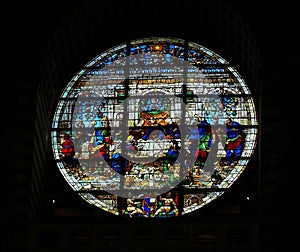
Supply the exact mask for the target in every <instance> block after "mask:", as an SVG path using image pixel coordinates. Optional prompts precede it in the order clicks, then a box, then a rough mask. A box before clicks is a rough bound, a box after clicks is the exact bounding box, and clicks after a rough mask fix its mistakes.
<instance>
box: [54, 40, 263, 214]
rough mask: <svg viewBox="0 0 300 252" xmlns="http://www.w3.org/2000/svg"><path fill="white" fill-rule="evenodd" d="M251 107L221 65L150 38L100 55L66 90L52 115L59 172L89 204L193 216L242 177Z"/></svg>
mask: <svg viewBox="0 0 300 252" xmlns="http://www.w3.org/2000/svg"><path fill="white" fill-rule="evenodd" d="M257 137H258V121H257V115H256V109H255V104H254V101H253V98H252V95H251V92H250V90H249V88H248V85H247V84H246V83H245V81H244V79H243V77H242V76H241V75H240V74H239V73H238V72H237V70H236V69H235V68H234V67H233V66H232V65H231V64H230V63H229V62H227V61H226V60H225V59H223V58H222V57H220V56H219V55H218V54H216V53H214V52H212V51H211V50H209V49H207V48H205V47H203V46H201V45H199V44H197V43H193V42H189V41H185V40H182V39H177V38H161V37H151V38H144V39H138V40H134V41H131V42H130V43H124V44H121V45H119V46H116V47H113V48H111V49H108V50H107V51H105V52H102V53H100V54H99V55H97V56H96V57H95V58H93V59H92V60H91V61H90V62H88V63H87V64H86V65H85V66H84V67H83V68H82V69H81V70H80V71H79V72H78V73H76V75H75V76H74V77H73V78H72V79H71V81H70V82H69V83H68V84H67V86H66V88H65V90H64V91H63V93H62V94H61V96H60V98H59V101H58V103H57V107H56V110H55V113H54V117H53V122H52V129H51V140H52V149H53V154H54V158H55V160H56V163H57V168H58V170H59V172H60V173H61V174H62V176H63V177H64V179H65V180H66V181H67V183H68V184H69V185H70V187H71V188H72V189H73V190H74V191H76V192H78V194H79V195H80V196H81V197H82V198H83V199H84V200H86V201H87V202H88V203H90V204H92V205H94V206H96V207H99V208H100V209H102V210H104V211H107V212H110V213H112V214H113V215H121V216H124V217H129V218H133V217H171V216H179V215H184V214H188V213H190V212H192V211H195V210H197V209H200V208H201V207H203V206H205V205H206V204H208V203H210V202H211V201H213V200H214V199H216V198H217V197H219V196H221V195H222V194H223V193H224V192H225V191H226V189H228V188H229V187H230V186H231V185H232V184H233V183H234V182H235V181H236V180H237V179H238V178H239V176H240V175H241V174H242V173H243V171H244V170H245V168H246V166H247V164H248V162H249V159H250V158H251V156H252V155H253V153H254V150H255V147H256V144H257Z"/></svg>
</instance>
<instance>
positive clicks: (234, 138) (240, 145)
mask: <svg viewBox="0 0 300 252" xmlns="http://www.w3.org/2000/svg"><path fill="white" fill-rule="evenodd" d="M226 133H227V135H226V144H225V151H226V163H227V165H231V164H232V162H237V161H238V159H239V158H240V157H241V155H242V152H243V149H244V144H245V133H244V132H243V128H242V125H241V124H239V123H238V122H236V121H233V120H232V119H231V118H229V119H228V120H227V122H226Z"/></svg>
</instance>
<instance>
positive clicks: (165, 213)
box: [154, 192, 178, 217]
mask: <svg viewBox="0 0 300 252" xmlns="http://www.w3.org/2000/svg"><path fill="white" fill-rule="evenodd" d="M177 215H178V208H177V205H176V203H175V201H174V200H173V198H172V197H171V193H170V192H168V193H167V195H166V197H162V196H159V198H158V200H157V206H156V211H155V214H154V216H158V217H169V216H177Z"/></svg>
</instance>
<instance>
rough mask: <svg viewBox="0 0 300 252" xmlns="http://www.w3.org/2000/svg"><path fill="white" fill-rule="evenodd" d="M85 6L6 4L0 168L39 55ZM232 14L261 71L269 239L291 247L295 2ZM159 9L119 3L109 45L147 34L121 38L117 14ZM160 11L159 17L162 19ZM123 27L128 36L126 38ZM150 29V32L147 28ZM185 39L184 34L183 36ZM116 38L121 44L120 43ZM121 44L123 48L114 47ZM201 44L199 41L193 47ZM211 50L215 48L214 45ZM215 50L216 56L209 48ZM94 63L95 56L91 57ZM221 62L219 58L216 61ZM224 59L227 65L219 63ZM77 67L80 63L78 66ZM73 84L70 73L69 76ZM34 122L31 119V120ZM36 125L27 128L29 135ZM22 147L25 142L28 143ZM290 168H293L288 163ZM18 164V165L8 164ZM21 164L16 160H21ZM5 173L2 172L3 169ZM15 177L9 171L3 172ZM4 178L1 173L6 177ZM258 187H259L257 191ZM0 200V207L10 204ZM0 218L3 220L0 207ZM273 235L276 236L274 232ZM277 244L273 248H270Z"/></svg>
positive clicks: (246, 6)
mask: <svg viewBox="0 0 300 252" xmlns="http://www.w3.org/2000/svg"><path fill="white" fill-rule="evenodd" d="M84 2H86V1H71V0H64V1H58V0H54V1H10V2H5V3H4V4H2V5H1V10H2V11H1V20H2V21H1V24H2V25H1V27H2V29H1V35H2V36H1V40H2V46H1V47H2V50H1V51H2V52H1V59H2V65H3V66H4V69H3V68H2V83H1V86H2V93H1V105H2V106H1V112H2V120H1V121H2V129H3V131H2V135H3V138H2V140H3V141H2V148H1V162H2V164H6V162H9V163H11V159H17V158H18V157H17V156H15V155H14V150H15V148H16V146H17V145H26V144H27V142H26V141H25V142H24V141H23V142H19V141H18V139H19V137H18V136H20V134H22V128H23V127H24V123H26V122H27V120H23V118H22V115H21V114H20V113H19V112H18V111H20V110H21V108H22V107H23V106H28V104H31V105H29V109H32V111H34V108H33V107H34V103H33V102H32V99H34V97H35V88H36V87H37V86H38V84H39V82H40V79H41V73H40V72H39V70H38V69H39V65H40V64H41V61H42V60H44V59H43V55H44V51H45V50H46V46H47V44H48V42H49V41H51V40H52V36H53V34H54V33H55V31H56V29H57V28H58V27H60V26H61V25H62V24H63V23H64V22H65V21H66V20H67V19H68V16H70V15H71V14H72V12H73V11H74V10H76V8H78V7H79V6H80V5H81V4H83V3H84ZM186 2H187V1H169V3H170V4H171V5H172V6H173V8H172V10H176V11H178V16H179V17H181V16H180V15H181V14H180V13H181V12H180V10H181V9H182V6H184V5H185V3H186ZM224 2H227V3H228V4H229V5H231V6H232V8H233V9H235V10H236V12H238V13H239V14H240V15H241V17H242V19H243V21H244V22H245V23H246V24H247V25H248V26H249V29H250V30H251V32H252V34H253V36H254V37H255V40H256V44H257V47H258V48H259V51H260V59H261V67H260V70H259V73H260V79H261V83H262V96H261V101H262V104H261V105H262V106H261V109H262V112H261V122H260V123H261V125H262V135H261V142H262V148H261V158H262V164H263V165H262V170H263V172H265V176H267V177H268V176H269V177H272V180H271V181H272V183H274V184H272V185H271V186H270V185H268V186H269V187H270V189H268V190H270V196H269V200H271V201H272V202H271V203H270V206H271V208H270V215H269V216H267V217H268V218H270V221H269V222H270V223H272V224H270V226H269V229H270V232H272V233H273V234H275V235H274V239H276V240H277V241H276V244H279V245H281V246H282V247H286V248H288V247H292V246H293V245H294V244H296V241H297V239H299V238H300V235H299V231H298V229H299V228H298V226H297V222H298V213H299V210H298V204H299V196H298V194H299V193H298V191H297V190H295V188H296V187H297V186H296V185H297V184H298V183H299V179H298V178H299V177H298V176H297V170H298V169H299V165H298V162H297V160H296V159H295V158H294V157H297V156H296V153H295V149H294V145H293V143H295V142H296V141H297V137H296V136H297V135H298V133H297V132H298V126H297V124H298V123H297V120H296V118H297V117H298V105H297V103H296V101H297V99H298V97H297V94H298V92H299V91H297V88H298V86H299V79H298V72H299V69H298V65H299V63H298V62H299V49H298V45H299V38H298V37H299V35H300V34H299V26H298V24H299V21H298V16H299V14H298V13H297V8H296V1H279V2H277V1H258V0H253V1H250V0H249V1H248V0H247V1H224ZM159 3H161V1H158V2H157V3H154V2H153V1H152V2H142V1H140V2H139V1H120V5H119V6H118V5H116V6H115V8H116V10H118V11H116V13H114V12H112V13H111V14H110V15H107V16H108V17H109V20H108V21H109V23H113V22H116V25H113V26H112V25H111V26H110V27H115V29H114V30H112V29H111V30H110V31H106V32H108V33H110V34H109V36H110V37H111V38H114V34H116V33H121V34H122V35H123V36H124V38H128V37H129V35H128V34H129V33H130V34H135V33H136V34H138V35H137V37H141V35H143V36H144V35H147V34H148V33H149V34H150V30H151V29H149V27H148V28H147V29H146V30H145V31H142V29H143V28H142V27H139V23H138V22H137V23H131V24H132V28H131V29H130V30H126V29H128V28H126V27H127V26H126V27H125V26H123V23H124V22H125V21H124V16H122V14H121V13H122V11H120V9H118V8H121V7H122V8H127V9H133V10H136V11H137V12H139V13H140V14H139V15H142V13H143V11H144V10H145V9H147V8H148V9H149V8H160V7H161V6H160V4H159ZM105 4H106V2H105V3H104V5H105ZM164 11H166V10H163V9H162V14H163V13H164ZM190 11H191V12H192V14H193V15H201V11H205V10H199V11H198V10H190ZM124 27H125V28H126V29H125V30H124ZM153 29H155V26H154V27H153ZM157 29H158V32H159V33H160V34H162V33H163V32H164V31H165V32H166V33H168V32H169V30H170V29H171V30H172V29H176V28H174V27H173V28H169V27H168V26H165V27H160V28H157ZM186 32H187V33H188V32H193V31H189V30H188V29H187V30H186ZM120 37H121V36H120ZM118 42H119V41H118V40H117V39H116V40H115V41H104V42H103V43H102V46H103V48H104V49H106V48H109V47H112V46H115V45H116V44H117V43H118ZM120 42H123V40H120ZM199 43H200V44H201V41H199ZM214 46H215V45H214ZM212 49H216V48H212ZM92 56H94V55H92ZM221 56H222V55H221ZM225 58H226V57H225ZM82 62H84V63H85V62H86V61H85V59H82ZM67 74H68V75H69V76H68V77H71V76H72V75H73V74H74V73H67ZM32 116H33V117H34V112H33V113H32ZM33 126H34V124H33V125H32V127H33ZM27 141H28V142H29V141H30V139H28V140H27ZM294 160H295V163H293V161H294ZM14 162H16V160H14ZM20 162H22V160H20ZM7 167H10V168H12V166H7ZM2 169H3V170H5V166H4V167H2ZM4 172H7V174H9V175H11V174H13V170H10V171H4ZM4 174H6V173H4ZM2 185H4V187H3V190H1V191H2V194H1V195H2V197H13V192H12V191H13V187H14V183H13V182H12V181H10V180H9V179H7V180H5V181H3V182H2ZM264 186H265V185H264V181H262V184H261V187H262V188H263V187H264ZM9 202H10V201H9V200H8V199H3V204H8V203H9ZM2 209H3V210H2V215H3V216H5V214H6V215H8V213H7V211H8V210H5V209H6V208H5V206H4V205H2ZM274 230H275V231H274ZM274 242H275V241H274Z"/></svg>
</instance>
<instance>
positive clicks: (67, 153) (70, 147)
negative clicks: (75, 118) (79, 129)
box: [61, 131, 75, 161]
mask: <svg viewBox="0 0 300 252" xmlns="http://www.w3.org/2000/svg"><path fill="white" fill-rule="evenodd" d="M61 147H62V149H61V152H62V155H63V156H62V159H63V160H64V161H68V160H70V159H71V158H72V157H74V155H75V148H74V142H73V139H72V137H71V132H70V131H67V132H66V133H65V134H64V140H63V142H62V144H61Z"/></svg>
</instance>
